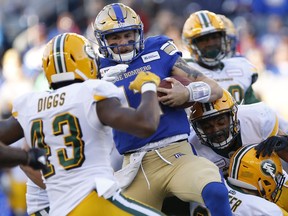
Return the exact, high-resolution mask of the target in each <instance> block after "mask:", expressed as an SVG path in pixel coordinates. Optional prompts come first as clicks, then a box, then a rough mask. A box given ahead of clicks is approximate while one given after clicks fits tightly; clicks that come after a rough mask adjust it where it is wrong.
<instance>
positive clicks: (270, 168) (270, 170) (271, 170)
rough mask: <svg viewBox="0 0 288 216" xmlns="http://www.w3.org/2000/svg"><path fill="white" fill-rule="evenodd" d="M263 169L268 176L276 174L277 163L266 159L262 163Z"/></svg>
mask: <svg viewBox="0 0 288 216" xmlns="http://www.w3.org/2000/svg"><path fill="white" fill-rule="evenodd" d="M261 171H262V172H263V173H264V174H265V175H267V176H274V175H275V173H276V165H275V163H274V162H273V161H272V160H264V161H262V163H261Z"/></svg>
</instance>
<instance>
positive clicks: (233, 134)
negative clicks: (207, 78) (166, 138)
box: [190, 89, 240, 149]
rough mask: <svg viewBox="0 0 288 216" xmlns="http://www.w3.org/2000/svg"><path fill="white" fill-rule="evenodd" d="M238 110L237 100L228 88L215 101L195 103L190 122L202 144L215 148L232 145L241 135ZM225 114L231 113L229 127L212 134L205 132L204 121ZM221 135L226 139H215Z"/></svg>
mask: <svg viewBox="0 0 288 216" xmlns="http://www.w3.org/2000/svg"><path fill="white" fill-rule="evenodd" d="M237 111H238V108H237V103H236V101H235V100H234V98H233V97H232V96H231V94H230V93H229V92H228V91H227V90H225V89H223V96H222V98H220V99H218V100H216V101H214V102H210V103H199V102H196V103H194V105H193V106H192V107H191V114H190V122H191V125H192V127H193V129H194V131H195V133H196V134H197V136H198V138H199V139H200V140H201V143H202V144H204V145H207V146H209V147H211V148H213V149H224V148H227V147H229V146H231V145H232V144H233V141H234V140H235V139H236V138H237V137H238V136H239V135H240V126H239V122H238V120H237ZM223 114H228V115H229V119H230V120H229V122H230V123H229V124H228V125H227V127H226V128H225V129H224V130H223V129H222V130H220V129H219V131H216V132H214V133H211V134H207V133H205V132H204V130H203V128H202V125H203V122H204V121H205V122H209V120H210V119H212V118H214V117H217V116H220V115H223ZM220 135H222V136H225V140H224V141H221V142H215V141H213V140H214V138H215V137H217V136H220Z"/></svg>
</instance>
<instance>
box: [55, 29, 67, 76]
mask: <svg viewBox="0 0 288 216" xmlns="http://www.w3.org/2000/svg"><path fill="white" fill-rule="evenodd" d="M66 36H67V33H64V34H61V35H59V36H57V37H56V38H55V40H54V44H53V53H54V64H55V68H56V73H63V72H64V73H65V72H67V70H66V64H65V56H64V41H65V38H66Z"/></svg>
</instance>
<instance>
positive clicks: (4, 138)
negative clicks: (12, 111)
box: [0, 116, 24, 145]
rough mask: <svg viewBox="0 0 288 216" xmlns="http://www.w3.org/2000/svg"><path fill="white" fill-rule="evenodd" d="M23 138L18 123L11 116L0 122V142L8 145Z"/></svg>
mask: <svg viewBox="0 0 288 216" xmlns="http://www.w3.org/2000/svg"><path fill="white" fill-rule="evenodd" d="M23 137H24V132H23V129H22V127H21V125H20V123H19V122H18V121H17V119H15V118H14V117H13V116H11V117H10V118H8V119H6V120H3V121H0V141H1V142H3V143H5V144H6V145H10V144H12V143H14V142H16V141H17V140H19V139H21V138H23Z"/></svg>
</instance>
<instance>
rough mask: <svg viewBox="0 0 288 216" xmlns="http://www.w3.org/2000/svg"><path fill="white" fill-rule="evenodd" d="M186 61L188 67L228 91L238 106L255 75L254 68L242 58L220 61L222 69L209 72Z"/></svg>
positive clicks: (255, 70)
mask: <svg viewBox="0 0 288 216" xmlns="http://www.w3.org/2000/svg"><path fill="white" fill-rule="evenodd" d="M186 60H187V63H188V64H189V65H190V66H192V67H193V68H196V69H198V70H199V71H201V72H202V73H203V74H205V75H206V76H207V77H209V78H211V79H214V80H215V81H216V82H217V83H218V84H219V85H220V86H221V87H222V88H224V89H226V90H228V91H229V92H230V93H231V95H232V96H233V97H234V98H235V100H236V101H237V103H238V104H240V103H241V101H242V100H243V99H244V96H245V93H246V91H247V89H248V88H249V87H250V86H251V85H252V77H253V74H257V69H256V67H255V66H253V65H252V64H251V63H250V62H249V61H248V60H247V59H246V58H244V57H238V56H237V57H232V58H227V59H223V60H222V61H221V62H222V63H223V68H222V69H216V70H210V69H207V68H204V67H202V66H200V65H199V64H198V63H195V62H192V61H189V59H186Z"/></svg>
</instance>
